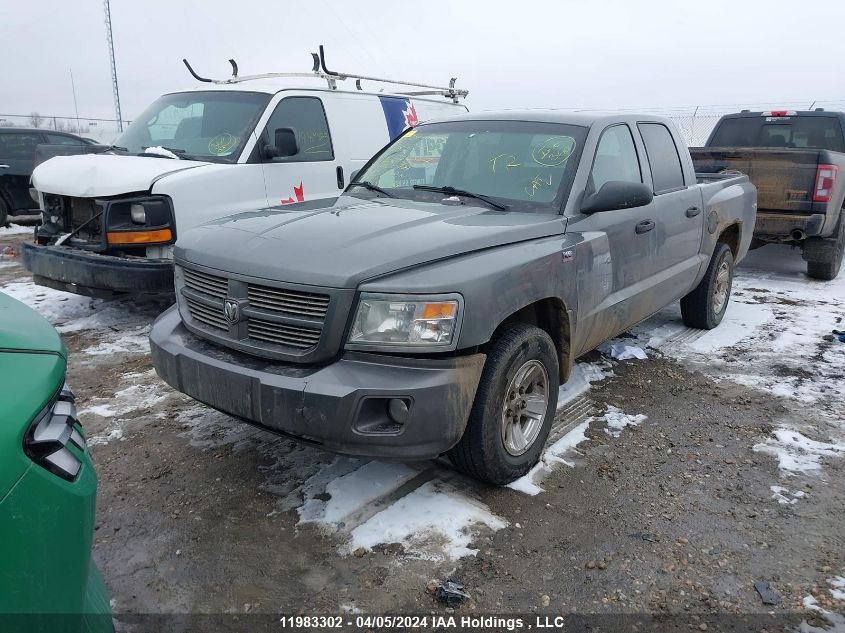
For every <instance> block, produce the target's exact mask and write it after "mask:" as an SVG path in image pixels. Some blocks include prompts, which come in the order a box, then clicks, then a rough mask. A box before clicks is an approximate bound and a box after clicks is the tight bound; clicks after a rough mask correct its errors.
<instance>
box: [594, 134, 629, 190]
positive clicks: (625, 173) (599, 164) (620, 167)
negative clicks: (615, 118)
mask: <svg viewBox="0 0 845 633" xmlns="http://www.w3.org/2000/svg"><path fill="white" fill-rule="evenodd" d="M611 180H621V181H623V182H642V181H643V177H642V174H641V172H640V161H639V159H638V158H637V148H636V147H635V146H634V137H633V135H632V134H631V129H630V128H629V127H628V126H627V125H624V124H622V125H614V126H612V127H609V128H607V129H606V130H605V131H604V132H602V135H601V139H599V144H598V147H596V157H595V159H594V160H593V169H592V171H591V172H590V180H589V185H588V187H589V190H590V193H593V192H595V191H598V190H599V189H601V187H602V185H603V184H605V183H606V182H609V181H611Z"/></svg>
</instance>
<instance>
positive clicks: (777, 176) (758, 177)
mask: <svg viewBox="0 0 845 633" xmlns="http://www.w3.org/2000/svg"><path fill="white" fill-rule="evenodd" d="M822 153H825V152H824V150H818V149H807V150H799V149H794V148H790V149H789V150H786V151H784V150H780V149H761V148H756V147H736V148H719V147H696V148H691V149H690V154H691V155H692V160H693V164H694V165H695V171H696V172H698V173H711V174H712V173H719V172H722V171H724V170H736V171H740V172H742V173H744V174H747V175H748V178H749V179H750V180H751V182H752V183H754V185H755V186H756V187H757V206H758V208H759V209H760V210H761V211H763V210H765V211H781V212H787V213H789V212H792V213H810V212H812V210H813V208H812V207H813V191H814V187H815V183H816V168H817V166H818V165H819V162H820V155H821V154H822Z"/></svg>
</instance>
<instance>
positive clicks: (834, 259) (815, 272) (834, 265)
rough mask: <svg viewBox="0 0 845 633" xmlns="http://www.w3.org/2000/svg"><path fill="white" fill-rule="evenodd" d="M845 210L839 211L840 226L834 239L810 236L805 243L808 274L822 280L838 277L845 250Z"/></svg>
mask: <svg viewBox="0 0 845 633" xmlns="http://www.w3.org/2000/svg"><path fill="white" fill-rule="evenodd" d="M843 216H845V210H843V211H840V212H839V227H838V230H837V231H836V235H835V237H834V239H827V240H820V239H816V238H810V239H808V240H807V241H806V242H805V243H804V259H806V260H807V276H808V277H812V278H813V279H820V280H822V281H831V280H833V279H836V276H837V275H838V274H839V269H840V268H841V267H842V255H843V251H845V218H843Z"/></svg>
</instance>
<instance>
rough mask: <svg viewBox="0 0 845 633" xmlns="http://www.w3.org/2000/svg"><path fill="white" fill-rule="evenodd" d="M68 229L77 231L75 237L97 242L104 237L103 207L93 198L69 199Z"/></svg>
mask: <svg viewBox="0 0 845 633" xmlns="http://www.w3.org/2000/svg"><path fill="white" fill-rule="evenodd" d="M67 200H68V206H69V209H68V214H69V220H70V221H69V222H68V225H69V226H68V227H67V228H68V229H69V230H70V231H76V232H75V233H74V237H76V238H77V239H82V240H89V241H97V240H99V239H100V238H101V237H102V235H103V216H102V215H99V214H100V213H101V212H102V210H103V209H102V207H100V205H98V204H97V203H96V202H95V201H94V199H93V198H68V199H67Z"/></svg>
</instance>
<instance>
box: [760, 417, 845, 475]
mask: <svg viewBox="0 0 845 633" xmlns="http://www.w3.org/2000/svg"><path fill="white" fill-rule="evenodd" d="M773 435H774V437H770V438H767V439H766V441H765V442H762V443H760V444H755V445H754V450H755V451H757V452H759V453H767V454H769V455H773V456H775V457H777V458H778V466H779V467H780V469H781V470H785V471H787V472H789V473H796V472H802V473H806V472H810V471H814V470H819V469H820V468H821V460H822V458H825V457H841V456H843V455H845V444H830V443H827V442H817V441H815V440H811V439H810V438H808V437H806V436H804V435H802V434H801V433H799V432H798V431H795V430H790V429H786V428H780V429H777V430H776V431H775V432H774V434H773Z"/></svg>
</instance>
